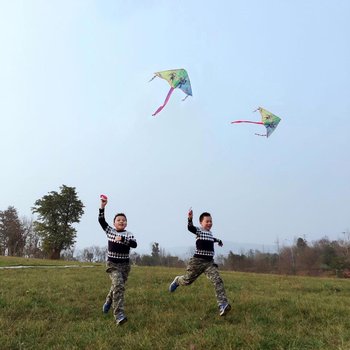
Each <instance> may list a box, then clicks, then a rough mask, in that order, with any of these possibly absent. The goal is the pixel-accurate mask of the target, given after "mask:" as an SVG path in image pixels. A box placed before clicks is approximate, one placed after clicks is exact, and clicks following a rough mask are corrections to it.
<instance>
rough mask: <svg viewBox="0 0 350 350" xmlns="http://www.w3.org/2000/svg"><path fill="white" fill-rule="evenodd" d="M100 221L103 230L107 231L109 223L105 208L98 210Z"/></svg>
mask: <svg viewBox="0 0 350 350" xmlns="http://www.w3.org/2000/svg"><path fill="white" fill-rule="evenodd" d="M98 222H99V223H100V225H101V227H102V228H103V230H104V231H106V229H107V227H108V224H107V222H106V219H105V208H100V209H99V210H98Z"/></svg>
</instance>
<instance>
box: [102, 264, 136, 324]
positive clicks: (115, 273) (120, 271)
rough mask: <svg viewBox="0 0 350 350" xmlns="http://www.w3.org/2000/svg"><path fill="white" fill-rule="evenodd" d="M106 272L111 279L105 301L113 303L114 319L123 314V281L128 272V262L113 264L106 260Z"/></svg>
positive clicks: (125, 279)
mask: <svg viewBox="0 0 350 350" xmlns="http://www.w3.org/2000/svg"><path fill="white" fill-rule="evenodd" d="M106 272H107V273H108V274H109V277H110V278H111V281H112V285H111V289H110V290H109V293H108V295H107V297H106V303H109V304H110V303H113V314H114V317H115V319H118V317H119V316H121V315H124V292H125V283H126V281H127V279H128V275H129V272H130V264H129V263H120V264H114V263H112V262H110V261H107V269H106Z"/></svg>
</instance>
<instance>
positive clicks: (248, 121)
mask: <svg viewBox="0 0 350 350" xmlns="http://www.w3.org/2000/svg"><path fill="white" fill-rule="evenodd" d="M235 123H250V124H260V125H264V123H263V122H252V121H250V120H235V121H233V122H231V124H235Z"/></svg>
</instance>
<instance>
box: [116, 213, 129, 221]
mask: <svg viewBox="0 0 350 350" xmlns="http://www.w3.org/2000/svg"><path fill="white" fill-rule="evenodd" d="M117 216H124V218H125V220H126V221H128V219H127V218H126V215H125V214H124V213H117V214H115V217H114V219H113V222H114V221H115V219H116V218H117Z"/></svg>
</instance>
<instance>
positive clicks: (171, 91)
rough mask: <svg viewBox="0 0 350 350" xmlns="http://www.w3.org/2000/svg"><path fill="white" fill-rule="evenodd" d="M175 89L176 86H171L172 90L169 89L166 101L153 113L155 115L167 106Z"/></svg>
mask: <svg viewBox="0 0 350 350" xmlns="http://www.w3.org/2000/svg"><path fill="white" fill-rule="evenodd" d="M173 91H174V88H173V87H171V88H170V90H169V92H168V95H167V96H166V98H165V101H164V103H163V104H162V105H161V106H160V107H159V108H158V109H157V110H156V111H155V112H154V113H153V114H152V115H153V116H155V115H156V114H158V113H159V112H160V111H161V110H162V109H163V108H164V107H165V106H166V104H167V103H168V101H169V98H170V96H171V94H172V93H173Z"/></svg>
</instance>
